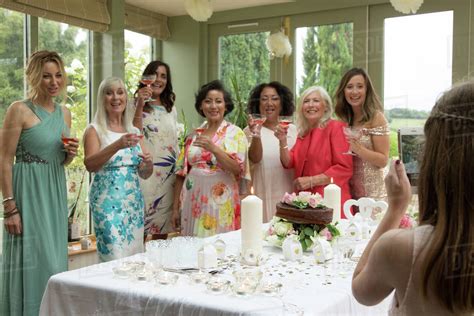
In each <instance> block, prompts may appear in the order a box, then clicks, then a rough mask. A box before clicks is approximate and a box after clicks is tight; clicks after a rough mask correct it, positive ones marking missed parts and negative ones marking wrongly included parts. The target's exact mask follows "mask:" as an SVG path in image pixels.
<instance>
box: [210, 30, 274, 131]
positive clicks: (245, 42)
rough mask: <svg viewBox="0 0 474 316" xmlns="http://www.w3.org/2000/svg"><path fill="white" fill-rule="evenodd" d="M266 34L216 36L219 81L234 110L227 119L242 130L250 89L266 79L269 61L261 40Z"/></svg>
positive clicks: (244, 123)
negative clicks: (232, 99)
mask: <svg viewBox="0 0 474 316" xmlns="http://www.w3.org/2000/svg"><path fill="white" fill-rule="evenodd" d="M269 34H270V33H269V32H260V33H248V34H238V35H227V36H221V37H219V79H221V80H222V81H223V82H224V84H225V86H226V87H227V88H228V89H229V90H230V91H231V92H232V97H233V98H234V100H235V101H236V102H235V109H234V111H233V112H232V113H231V114H230V115H229V117H228V119H229V120H230V121H231V122H234V123H236V124H237V125H238V126H240V127H243V126H245V125H247V124H246V119H245V116H244V115H243V114H244V113H245V108H246V104H247V98H248V96H249V93H250V90H252V88H253V87H254V86H256V85H257V84H260V83H263V82H268V81H269V80H270V58H269V56H268V49H267V47H266V45H265V41H266V39H267V37H268V35H269Z"/></svg>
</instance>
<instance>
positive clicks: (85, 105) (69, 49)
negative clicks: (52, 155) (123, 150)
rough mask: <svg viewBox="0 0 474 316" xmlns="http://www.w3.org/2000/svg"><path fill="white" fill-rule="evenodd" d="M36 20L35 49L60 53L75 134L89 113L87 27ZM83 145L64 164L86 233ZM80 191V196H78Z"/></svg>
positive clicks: (70, 202) (80, 131) (70, 198)
mask: <svg viewBox="0 0 474 316" xmlns="http://www.w3.org/2000/svg"><path fill="white" fill-rule="evenodd" d="M38 21H39V34H40V35H39V38H38V46H39V49H48V50H54V51H57V52H58V53H59V55H60V56H61V57H62V59H63V61H64V63H65V66H66V72H67V74H68V77H69V82H68V87H67V91H68V93H67V96H68V97H67V102H66V106H67V107H68V108H69V109H70V110H71V114H72V127H73V129H74V130H75V131H77V137H78V138H79V139H82V135H83V133H84V130H85V128H86V126H87V123H88V116H89V114H88V113H89V102H88V96H89V93H88V91H89V88H88V87H89V82H88V77H89V75H88V74H89V66H88V65H89V62H88V36H89V35H88V34H89V32H88V31H87V30H84V29H81V28H79V27H74V26H70V25H67V24H63V23H58V22H54V21H50V20H46V19H42V18H40V19H38ZM83 161H84V151H83V146H80V148H79V154H78V156H77V158H76V159H74V161H73V162H72V163H71V164H70V165H69V166H68V168H67V169H66V170H67V180H68V205H69V206H71V205H73V203H74V202H75V201H76V199H77V209H76V216H77V218H78V220H79V223H80V226H81V233H82V234H88V233H90V214H89V205H88V199H87V196H88V191H89V190H88V183H89V179H88V178H89V174H88V173H87V172H86V174H85V177H84V182H83V186H82V190H80V186H81V179H82V174H83V172H84V170H85V167H84V164H83ZM79 193H80V196H78V195H79Z"/></svg>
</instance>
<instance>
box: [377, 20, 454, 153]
mask: <svg viewBox="0 0 474 316" xmlns="http://www.w3.org/2000/svg"><path fill="white" fill-rule="evenodd" d="M384 33H385V34H384V106H385V114H386V116H387V118H388V119H389V123H390V127H391V130H392V132H391V139H390V142H391V150H390V155H391V156H397V155H398V148H397V146H396V144H397V136H396V133H397V130H398V129H399V128H400V127H416V126H423V125H424V123H425V121H426V118H427V117H428V115H429V113H430V112H431V108H432V107H433V105H434V104H435V101H436V99H437V97H438V96H439V95H440V94H441V93H442V92H443V91H445V90H447V89H448V88H449V87H450V86H451V83H452V82H451V81H452V56H453V12H452V11H444V12H436V13H429V14H419V15H413V16H402V17H394V18H387V19H385V21H384Z"/></svg>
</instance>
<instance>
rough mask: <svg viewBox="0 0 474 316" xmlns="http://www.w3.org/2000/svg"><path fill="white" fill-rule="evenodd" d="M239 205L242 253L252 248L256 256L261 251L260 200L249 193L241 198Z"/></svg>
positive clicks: (261, 219) (261, 212)
mask: <svg viewBox="0 0 474 316" xmlns="http://www.w3.org/2000/svg"><path fill="white" fill-rule="evenodd" d="M241 206H242V207H241V210H242V212H241V228H242V230H241V239H242V250H241V252H242V255H243V256H245V254H246V252H247V251H248V250H252V252H253V253H254V254H255V255H257V256H258V255H260V254H261V253H262V222H263V204H262V200H261V199H259V198H258V197H256V196H255V195H249V196H247V197H246V198H245V199H243V200H242V205H241Z"/></svg>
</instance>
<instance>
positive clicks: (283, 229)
mask: <svg viewBox="0 0 474 316" xmlns="http://www.w3.org/2000/svg"><path fill="white" fill-rule="evenodd" d="M274 229H275V232H276V234H277V235H278V236H286V235H287V234H288V233H289V232H290V231H291V230H293V225H292V224H291V223H288V222H279V223H276V224H275V225H274Z"/></svg>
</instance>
